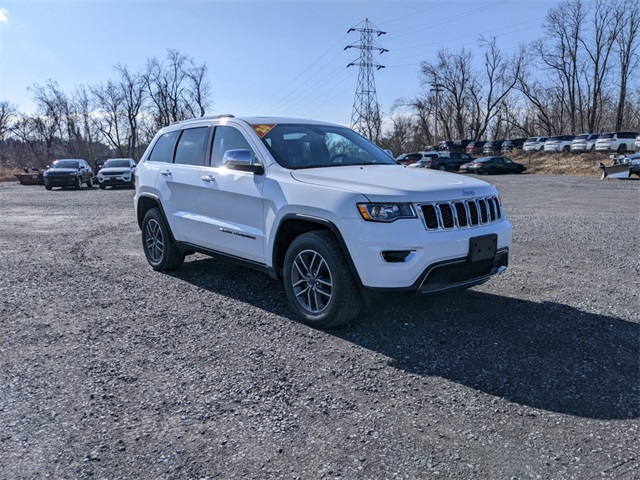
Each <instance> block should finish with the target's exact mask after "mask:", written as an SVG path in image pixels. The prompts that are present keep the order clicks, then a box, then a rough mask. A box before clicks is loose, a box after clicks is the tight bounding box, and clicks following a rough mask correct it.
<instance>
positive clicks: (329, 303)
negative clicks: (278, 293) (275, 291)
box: [283, 231, 362, 328]
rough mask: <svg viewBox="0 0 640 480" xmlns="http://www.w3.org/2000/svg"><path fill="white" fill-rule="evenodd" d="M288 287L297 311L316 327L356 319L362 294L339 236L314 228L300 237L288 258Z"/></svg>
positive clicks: (334, 324)
mask: <svg viewBox="0 0 640 480" xmlns="http://www.w3.org/2000/svg"><path fill="white" fill-rule="evenodd" d="M283 277H284V288H285V291H286V292H287V297H288V298H289V303H290V304H291V306H292V308H293V310H294V311H295V312H296V313H297V314H298V316H299V317H301V318H302V320H303V321H304V322H305V323H307V324H308V325H311V326H312V327H316V328H331V327H336V326H338V325H341V324H344V323H348V322H350V321H351V320H353V319H354V318H355V317H356V316H357V315H358V313H359V312H360V309H361V308H362V296H361V295H360V292H359V291H358V287H357V286H356V283H355V280H354V279H353V275H352V274H351V271H350V270H349V266H348V265H347V262H346V260H345V257H344V254H343V253H342V249H341V248H340V245H339V244H338V242H337V240H336V238H335V236H334V235H333V234H332V233H330V232H328V231H312V232H307V233H304V234H302V235H300V236H299V237H297V238H296V239H295V240H294V241H293V242H292V243H291V246H290V247H289V249H288V250H287V253H286V255H285V258H284V271H283Z"/></svg>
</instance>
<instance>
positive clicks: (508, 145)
mask: <svg viewBox="0 0 640 480" xmlns="http://www.w3.org/2000/svg"><path fill="white" fill-rule="evenodd" d="M526 140H527V139H526V138H514V139H512V140H505V141H504V142H502V147H501V150H502V152H512V151H513V150H522V146H523V145H524V142H525V141H526Z"/></svg>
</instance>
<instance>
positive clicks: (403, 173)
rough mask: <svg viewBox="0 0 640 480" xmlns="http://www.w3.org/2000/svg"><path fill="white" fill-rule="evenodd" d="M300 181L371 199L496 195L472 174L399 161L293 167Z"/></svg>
mask: <svg viewBox="0 0 640 480" xmlns="http://www.w3.org/2000/svg"><path fill="white" fill-rule="evenodd" d="M291 176H292V177H293V178H294V179H296V180H297V181H299V182H304V183H310V184H314V185H321V186H326V187H332V188H337V189H341V190H348V191H352V192H356V193H359V194H362V195H364V196H365V197H367V198H368V199H369V200H370V201H405V202H407V201H408V202H421V201H422V202H424V201H433V200H455V199H460V198H465V197H480V196H487V195H495V194H496V189H495V187H494V186H493V185H490V184H489V183H487V182H484V181H482V180H477V179H475V178H469V177H465V176H462V175H459V174H456V173H446V172H440V171H437V170H428V169H422V168H409V167H404V166H401V165H354V166H342V167H326V168H310V169H301V170H294V171H293V172H291Z"/></svg>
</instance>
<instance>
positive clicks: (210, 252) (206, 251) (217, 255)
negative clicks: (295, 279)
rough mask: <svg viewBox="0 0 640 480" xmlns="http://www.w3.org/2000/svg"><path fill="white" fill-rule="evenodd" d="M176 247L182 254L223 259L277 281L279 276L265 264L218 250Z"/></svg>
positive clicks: (183, 245) (187, 244)
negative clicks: (190, 253)
mask: <svg viewBox="0 0 640 480" xmlns="http://www.w3.org/2000/svg"><path fill="white" fill-rule="evenodd" d="M176 245H177V246H178V248H179V249H180V251H181V252H183V253H185V254H187V253H189V252H198V253H202V254H204V255H208V256H210V257H214V258H222V259H224V260H229V261H231V262H233V263H237V264H238V265H242V266H243V267H247V268H251V269H253V270H258V271H259V272H262V273H266V274H267V275H269V276H270V277H271V278H273V279H275V280H277V279H278V276H277V274H276V271H275V269H274V268H272V267H269V266H268V265H265V264H264V263H259V262H254V261H251V260H247V259H244V258H241V257H236V256H235V255H229V254H228V253H222V252H218V251H216V250H210V249H208V248H203V247H200V246H198V245H193V244H191V243H187V242H176Z"/></svg>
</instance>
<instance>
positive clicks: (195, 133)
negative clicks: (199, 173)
mask: <svg viewBox="0 0 640 480" xmlns="http://www.w3.org/2000/svg"><path fill="white" fill-rule="evenodd" d="M208 132H209V129H208V128H207V127H198V128H189V129H187V130H183V131H182V135H180V140H178V146H177V147H176V158H175V161H174V163H180V164H182V165H202V159H203V158H204V157H203V154H204V142H205V140H206V139H207V134H208Z"/></svg>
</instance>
